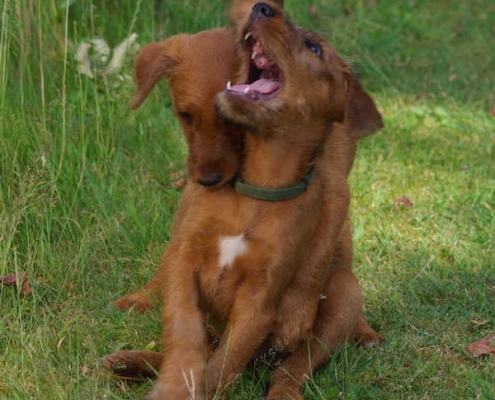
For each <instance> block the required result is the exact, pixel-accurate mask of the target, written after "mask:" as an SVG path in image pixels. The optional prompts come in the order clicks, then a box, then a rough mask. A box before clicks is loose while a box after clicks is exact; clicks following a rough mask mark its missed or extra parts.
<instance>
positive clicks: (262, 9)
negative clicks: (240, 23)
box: [251, 2, 275, 19]
mask: <svg viewBox="0 0 495 400" xmlns="http://www.w3.org/2000/svg"><path fill="white" fill-rule="evenodd" d="M274 16H275V10H274V9H273V7H272V6H270V5H269V4H266V3H263V2H259V3H256V4H255V5H254V7H253V11H252V13H251V17H255V18H259V19H265V18H273V17H274Z"/></svg>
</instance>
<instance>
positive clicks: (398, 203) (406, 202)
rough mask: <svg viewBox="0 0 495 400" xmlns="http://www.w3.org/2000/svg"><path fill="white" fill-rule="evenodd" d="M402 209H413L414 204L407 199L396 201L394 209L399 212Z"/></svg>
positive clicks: (401, 198) (402, 198)
mask: <svg viewBox="0 0 495 400" xmlns="http://www.w3.org/2000/svg"><path fill="white" fill-rule="evenodd" d="M400 207H408V208H413V207H414V204H413V203H412V201H411V200H409V199H408V198H407V197H399V198H398V199H397V200H395V203H394V208H395V209H396V210H398V209H399V208H400Z"/></svg>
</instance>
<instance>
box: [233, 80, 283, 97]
mask: <svg viewBox="0 0 495 400" xmlns="http://www.w3.org/2000/svg"><path fill="white" fill-rule="evenodd" d="M279 88H280V82H277V81H272V80H271V79H259V80H257V81H255V82H253V83H251V84H250V85H233V86H232V87H231V90H233V91H235V92H241V93H250V92H258V93H262V94H270V93H273V92H275V91H277V90H278V89H279Z"/></svg>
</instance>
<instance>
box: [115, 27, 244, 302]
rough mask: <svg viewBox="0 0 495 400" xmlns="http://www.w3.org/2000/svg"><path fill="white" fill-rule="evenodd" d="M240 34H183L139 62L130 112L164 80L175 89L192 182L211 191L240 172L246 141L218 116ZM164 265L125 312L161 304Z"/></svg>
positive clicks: (153, 47)
mask: <svg viewBox="0 0 495 400" xmlns="http://www.w3.org/2000/svg"><path fill="white" fill-rule="evenodd" d="M234 54H235V40H234V32H233V30H232V29H231V28H218V29H212V30H209V31H203V32H200V33H197V34H192V35H189V34H179V35H175V36H172V37H170V38H168V39H166V40H164V41H162V42H159V43H151V44H149V45H147V46H145V47H144V48H143V49H142V50H141V52H140V53H139V55H138V57H137V59H136V63H135V75H136V83H137V90H136V94H135V95H134V97H133V99H132V101H131V104H130V108H131V109H136V108H138V107H139V106H140V105H141V104H142V103H143V101H144V100H145V99H146V98H147V97H148V95H149V93H150V92H151V90H152V89H153V88H154V87H155V85H156V84H157V83H158V82H159V81H160V80H161V79H165V80H166V81H167V82H168V83H169V85H170V90H171V94H172V98H173V101H174V112H175V114H176V115H177V117H178V119H179V121H180V123H181V125H182V128H183V132H184V135H185V137H186V139H187V143H188V150H189V155H188V163H187V166H188V173H189V181H192V182H194V183H199V184H200V185H201V186H203V187H205V188H206V187H208V188H209V189H215V190H217V189H216V188H221V187H222V186H223V185H224V184H225V183H226V182H228V181H230V180H231V179H232V177H233V176H234V175H235V174H236V172H237V170H238V167H239V163H240V158H241V145H242V137H241V134H240V132H238V131H236V130H234V129H233V127H232V126H231V125H230V124H226V123H225V122H224V121H222V120H220V119H219V118H218V116H217V114H216V112H215V108H214V104H213V103H214V98H215V95H216V94H217V93H218V92H219V91H221V90H223V89H224V88H225V86H226V84H227V82H228V81H230V80H231V79H232V75H233V73H234V71H235V69H236V58H235V55H234ZM190 191H191V190H190V188H187V187H186V189H185V191H184V194H183V198H182V200H181V202H180V204H179V208H178V211H177V213H176V217H175V219H174V224H173V227H172V236H173V235H174V233H175V232H176V231H177V227H178V226H179V225H180V222H181V220H182V218H183V215H184V214H185V210H186V209H187V208H188V207H189V200H188V199H189V197H190V195H189V193H190ZM161 270H162V267H161V268H159V269H158V270H157V271H156V273H155V275H154V276H153V278H152V279H151V281H150V282H148V283H147V284H146V285H145V286H144V287H143V288H142V289H140V290H139V291H137V292H135V293H131V294H128V295H126V296H124V297H122V298H120V299H118V300H117V301H116V303H115V304H116V306H117V307H118V308H120V309H122V310H127V309H130V308H134V309H135V310H137V311H139V312H144V311H146V310H148V309H150V308H152V307H154V305H155V304H156V302H157V295H158V291H159V287H160V282H161V279H162V278H161V273H162V271H161Z"/></svg>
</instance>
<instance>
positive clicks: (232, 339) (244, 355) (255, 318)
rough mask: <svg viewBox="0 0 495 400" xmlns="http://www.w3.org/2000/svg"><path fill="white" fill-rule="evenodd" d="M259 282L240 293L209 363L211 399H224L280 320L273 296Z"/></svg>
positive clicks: (247, 286) (242, 287) (207, 373)
mask: <svg viewBox="0 0 495 400" xmlns="http://www.w3.org/2000/svg"><path fill="white" fill-rule="evenodd" d="M260 287H262V285H260V283H259V282H256V283H254V282H251V283H250V284H245V285H243V286H241V288H240V289H239V290H238V291H237V293H236V300H235V302H234V305H233V307H232V310H231V313H230V316H229V320H228V324H227V326H226V328H225V331H224V333H223V335H222V338H221V341H220V344H219V346H218V348H217V349H216V350H215V352H214V353H213V356H212V357H211V359H210V360H209V362H208V367H207V372H206V376H207V386H208V394H209V397H208V398H209V399H212V398H213V397H215V398H222V397H223V396H225V395H226V394H227V392H228V390H230V389H231V386H232V384H233V383H234V381H235V379H236V378H237V377H238V376H239V375H240V374H241V373H242V371H243V369H244V367H245V366H246V364H247V363H248V362H249V361H250V360H251V359H252V358H253V356H254V355H255V353H256V351H257V350H258V349H259V348H260V346H261V345H262V344H263V341H264V340H265V339H266V337H267V336H268V335H269V333H270V331H271V329H273V324H274V322H275V318H276V312H275V308H274V307H272V305H273V304H274V302H273V300H272V299H271V298H270V297H271V294H270V293H268V289H267V288H266V287H265V288H263V289H260Z"/></svg>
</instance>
